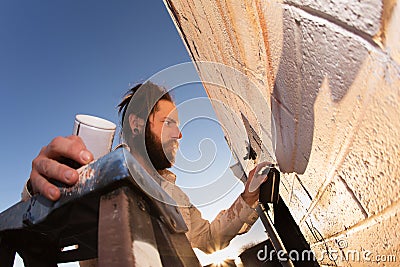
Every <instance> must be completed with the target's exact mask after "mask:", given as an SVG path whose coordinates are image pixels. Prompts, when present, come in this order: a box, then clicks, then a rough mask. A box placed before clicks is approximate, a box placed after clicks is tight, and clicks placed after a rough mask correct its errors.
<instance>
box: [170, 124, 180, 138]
mask: <svg viewBox="0 0 400 267" xmlns="http://www.w3.org/2000/svg"><path fill="white" fill-rule="evenodd" d="M172 138H176V139H181V138H182V132H181V130H180V129H179V127H178V126H175V127H174V129H173V130H172Z"/></svg>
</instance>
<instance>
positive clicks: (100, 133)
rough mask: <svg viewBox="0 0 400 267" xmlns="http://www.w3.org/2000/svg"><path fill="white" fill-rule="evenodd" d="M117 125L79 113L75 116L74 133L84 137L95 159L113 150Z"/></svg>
mask: <svg viewBox="0 0 400 267" xmlns="http://www.w3.org/2000/svg"><path fill="white" fill-rule="evenodd" d="M115 129H116V125H115V124H114V123H113V122H111V121H108V120H105V119H102V118H99V117H95V116H91V115H84V114H78V115H76V116H75V123H74V130H73V132H72V134H74V135H77V136H79V137H80V138H82V140H83V142H84V143H85V145H86V148H87V149H88V150H89V151H90V152H92V153H93V157H94V159H98V158H100V157H101V156H104V155H105V154H107V153H109V152H110V151H111V147H112V143H113V139H114V134H115Z"/></svg>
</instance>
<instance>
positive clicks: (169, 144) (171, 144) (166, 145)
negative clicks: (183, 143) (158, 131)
mask: <svg viewBox="0 0 400 267" xmlns="http://www.w3.org/2000/svg"><path fill="white" fill-rule="evenodd" d="M162 146H163V148H173V147H176V148H179V142H178V141H177V140H169V141H167V142H165V143H163V145H162Z"/></svg>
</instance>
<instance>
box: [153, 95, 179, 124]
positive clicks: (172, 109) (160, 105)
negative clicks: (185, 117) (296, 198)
mask: <svg viewBox="0 0 400 267" xmlns="http://www.w3.org/2000/svg"><path fill="white" fill-rule="evenodd" d="M155 113H156V115H157V116H161V117H171V118H174V119H176V120H177V119H178V109H177V108H176V105H175V104H174V103H173V102H171V101H168V100H164V99H162V100H160V101H158V102H157V107H156V112H155Z"/></svg>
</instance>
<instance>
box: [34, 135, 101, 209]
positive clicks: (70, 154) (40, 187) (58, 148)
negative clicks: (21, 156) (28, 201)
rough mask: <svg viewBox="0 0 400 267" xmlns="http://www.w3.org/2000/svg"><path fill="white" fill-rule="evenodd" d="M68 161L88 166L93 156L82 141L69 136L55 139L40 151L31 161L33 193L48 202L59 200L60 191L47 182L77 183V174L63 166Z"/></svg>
mask: <svg viewBox="0 0 400 267" xmlns="http://www.w3.org/2000/svg"><path fill="white" fill-rule="evenodd" d="M65 159H70V160H73V161H75V162H77V163H78V164H80V165H85V164H88V163H89V162H91V161H92V160H93V155H92V153H90V152H89V151H88V150H87V149H86V146H85V144H84V143H83V141H82V139H81V138H80V137H78V136H75V135H71V136H68V137H56V138H54V139H53V140H52V141H51V142H50V143H49V144H48V145H47V146H45V147H43V148H42V149H41V150H40V153H39V155H38V156H37V157H36V158H35V159H34V160H33V161H32V171H31V175H30V178H29V179H30V183H31V186H32V190H33V192H34V193H40V194H42V195H44V196H45V197H46V198H48V199H50V200H53V201H55V200H57V199H59V198H60V190H59V189H58V188H57V186H55V185H53V184H52V183H50V182H49V179H54V180H56V181H60V182H62V183H64V184H67V185H73V184H75V183H76V182H77V181H78V178H79V175H78V172H77V171H76V170H75V169H73V168H71V167H69V166H67V165H65V164H63V163H62V161H63V160H64V161H65Z"/></svg>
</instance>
